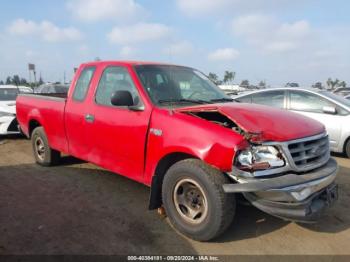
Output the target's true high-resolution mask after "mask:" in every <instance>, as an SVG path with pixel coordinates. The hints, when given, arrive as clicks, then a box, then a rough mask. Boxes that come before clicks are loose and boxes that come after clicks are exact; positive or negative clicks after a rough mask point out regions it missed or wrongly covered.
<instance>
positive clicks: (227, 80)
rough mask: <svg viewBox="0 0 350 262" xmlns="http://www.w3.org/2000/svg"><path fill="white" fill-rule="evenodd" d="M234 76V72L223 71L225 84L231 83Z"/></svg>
mask: <svg viewBox="0 0 350 262" xmlns="http://www.w3.org/2000/svg"><path fill="white" fill-rule="evenodd" d="M235 76H236V72H231V71H225V75H224V83H225V84H232V82H233V80H234V78H235Z"/></svg>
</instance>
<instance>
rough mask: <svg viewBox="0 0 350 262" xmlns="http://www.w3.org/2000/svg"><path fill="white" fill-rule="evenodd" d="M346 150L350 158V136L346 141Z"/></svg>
mask: <svg viewBox="0 0 350 262" xmlns="http://www.w3.org/2000/svg"><path fill="white" fill-rule="evenodd" d="M344 149H345V150H344V151H345V155H346V156H347V157H348V158H350V138H348V140H347V141H346V143H345V146H344Z"/></svg>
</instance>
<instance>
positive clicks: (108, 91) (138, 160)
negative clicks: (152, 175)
mask: <svg viewBox="0 0 350 262" xmlns="http://www.w3.org/2000/svg"><path fill="white" fill-rule="evenodd" d="M129 70H131V69H128V68H127V67H124V66H107V67H105V68H104V70H103V72H102V74H101V78H100V80H99V83H98V86H97V88H96V91H95V94H94V96H93V98H92V99H93V100H94V102H93V103H92V105H91V108H89V110H90V111H89V113H91V114H92V115H93V116H94V123H93V125H91V126H90V127H89V128H91V131H92V140H91V143H92V144H91V146H90V148H91V152H90V155H89V161H90V162H92V163H95V164H97V165H99V166H102V167H104V168H106V169H109V170H112V171H113V172H116V173H118V174H121V175H125V176H128V177H130V178H131V179H134V180H137V181H141V182H142V180H143V168H144V161H145V158H144V154H145V144H146V139H147V138H146V136H147V130H148V124H149V119H150V115H151V108H144V110H142V111H133V110H131V109H129V108H128V107H124V106H113V105H112V103H111V96H112V94H113V93H114V92H116V91H118V90H127V91H129V92H130V93H131V94H132V97H133V100H134V104H135V105H137V104H140V105H141V104H142V103H143V102H142V99H141V96H140V94H139V91H138V90H137V87H136V86H135V83H134V81H133V79H132V77H131V75H130V72H131V71H129Z"/></svg>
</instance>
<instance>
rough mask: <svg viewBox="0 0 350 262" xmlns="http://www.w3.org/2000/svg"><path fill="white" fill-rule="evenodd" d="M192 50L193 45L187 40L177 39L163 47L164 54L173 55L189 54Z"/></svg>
mask: <svg viewBox="0 0 350 262" xmlns="http://www.w3.org/2000/svg"><path fill="white" fill-rule="evenodd" d="M193 51H194V48H193V45H192V43H191V42H189V41H185V40H184V41H179V42H176V43H174V44H171V45H169V46H168V47H166V48H164V49H163V53H164V54H170V55H172V56H173V55H175V56H184V55H190V54H192V53H193Z"/></svg>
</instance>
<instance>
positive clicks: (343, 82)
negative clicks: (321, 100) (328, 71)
mask: <svg viewBox="0 0 350 262" xmlns="http://www.w3.org/2000/svg"><path fill="white" fill-rule="evenodd" d="M337 86H338V87H346V82H345V81H341V82H339V83H338V85H337Z"/></svg>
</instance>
